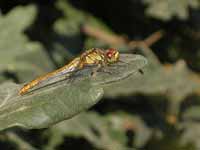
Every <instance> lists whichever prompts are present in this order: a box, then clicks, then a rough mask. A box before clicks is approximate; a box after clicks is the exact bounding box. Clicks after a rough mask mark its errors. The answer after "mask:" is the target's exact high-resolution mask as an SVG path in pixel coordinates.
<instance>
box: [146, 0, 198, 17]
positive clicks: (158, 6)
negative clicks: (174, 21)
mask: <svg viewBox="0 0 200 150" xmlns="http://www.w3.org/2000/svg"><path fill="white" fill-rule="evenodd" d="M143 1H144V3H147V4H149V5H148V8H147V9H146V14H147V15H150V16H152V17H155V18H158V19H161V20H165V21H167V20H170V19H171V18H172V17H174V16H177V17H178V18H180V19H183V20H184V19H187V18H188V16H189V8H190V7H191V8H198V7H199V6H200V3H199V1H198V0H181V1H180V0H143Z"/></svg>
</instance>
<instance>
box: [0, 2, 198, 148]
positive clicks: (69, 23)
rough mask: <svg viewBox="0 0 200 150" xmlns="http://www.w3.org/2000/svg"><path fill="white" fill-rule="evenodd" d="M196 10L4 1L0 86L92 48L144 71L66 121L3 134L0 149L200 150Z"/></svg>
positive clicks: (189, 6) (193, 5)
mask: <svg viewBox="0 0 200 150" xmlns="http://www.w3.org/2000/svg"><path fill="white" fill-rule="evenodd" d="M199 8H200V1H199V0H181V1H180V0H165V1H163V0H126V1H123V0H118V1H116V0H109V1H105V0H101V1H93V0H71V1H70V0H68V1H67V0H55V1H53V0H50V1H25V0H18V1H17V0H14V1H6V0H1V1H0V10H1V14H0V57H1V58H0V74H1V76H0V82H1V83H3V82H5V81H13V82H16V83H23V82H26V81H29V80H31V79H33V78H34V77H36V76H38V75H41V74H43V73H45V72H48V71H50V70H53V69H56V68H58V67H60V66H62V65H63V64H66V62H68V61H69V60H71V59H72V58H73V57H74V56H77V55H78V54H79V53H80V52H81V51H82V50H85V49H87V48H91V47H99V48H107V47H117V48H118V49H119V50H120V51H121V52H122V53H140V54H142V55H144V56H145V57H146V58H147V59H148V62H149V64H148V66H147V67H146V68H145V69H144V70H143V71H144V75H142V76H141V75H140V76H137V77H136V76H134V77H129V78H128V79H125V80H123V81H121V82H119V83H115V84H114V85H111V87H105V93H104V97H103V99H102V100H101V101H100V102H99V103H98V104H97V105H95V106H94V107H92V108H91V109H90V110H88V111H87V112H85V113H82V114H80V115H78V116H76V117H74V118H73V119H71V120H68V121H64V122H61V123H59V124H57V125H55V126H52V127H50V128H47V129H40V130H24V129H21V128H13V129H8V130H6V131H2V132H1V135H0V147H1V148H2V149H5V150H7V149H29V150H31V149H42V150H43V149H44V150H53V149H58V150H62V149H74V150H76V149H80V148H81V149H87V150H90V149H105V150H117V149H119V150H122V149H144V150H148V149H149V150H150V149H154V150H161V149H162V150H171V149H176V150H179V149H180V150H197V149H199V148H200V145H199V142H200V138H199V137H200V132H199V131H200V123H199V119H200V118H199V116H200V98H199V92H200V91H199V88H200V76H199V71H200V44H199V43H200V11H199ZM102 35H103V36H102ZM150 35H152V36H150ZM147 37H149V38H147ZM159 37H162V38H161V39H159ZM130 41H132V42H130ZM149 41H150V42H149ZM152 41H153V42H152ZM113 87H114V88H113ZM106 89H107V90H106ZM111 89H112V90H111Z"/></svg>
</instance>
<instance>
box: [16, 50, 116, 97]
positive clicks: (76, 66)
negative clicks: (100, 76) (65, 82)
mask: <svg viewBox="0 0 200 150" xmlns="http://www.w3.org/2000/svg"><path fill="white" fill-rule="evenodd" d="M118 60H119V51H117V50H116V49H114V48H109V49H106V50H103V49H100V48H92V49H89V50H86V51H85V52H83V53H82V54H81V55H80V56H78V57H76V58H74V59H73V60H72V61H71V62H69V63H68V64H66V65H64V66H63V67H61V68H59V69H57V70H55V71H52V72H50V73H47V74H45V75H42V76H40V77H38V78H36V79H34V80H32V81H30V82H29V83H27V84H25V85H24V86H23V87H22V88H21V89H20V90H19V95H24V94H26V93H27V92H29V91H30V90H31V89H32V88H34V87H36V86H38V85H40V83H42V82H45V81H47V80H50V79H52V78H54V77H58V76H62V75H66V74H70V75H69V76H71V75H72V74H73V72H76V71H77V70H80V69H83V68H84V67H86V66H90V65H97V66H98V68H101V67H104V66H107V65H110V64H112V63H115V62H117V61H118Z"/></svg>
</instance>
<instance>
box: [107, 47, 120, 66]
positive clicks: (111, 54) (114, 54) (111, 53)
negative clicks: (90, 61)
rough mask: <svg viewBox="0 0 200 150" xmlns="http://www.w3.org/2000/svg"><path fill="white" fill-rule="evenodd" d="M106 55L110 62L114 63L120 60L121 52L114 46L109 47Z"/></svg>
mask: <svg viewBox="0 0 200 150" xmlns="http://www.w3.org/2000/svg"><path fill="white" fill-rule="evenodd" d="M106 56H107V60H108V62H109V63H114V62H117V61H118V60H119V52H118V51H117V50H116V49H114V48H109V49H107V50H106Z"/></svg>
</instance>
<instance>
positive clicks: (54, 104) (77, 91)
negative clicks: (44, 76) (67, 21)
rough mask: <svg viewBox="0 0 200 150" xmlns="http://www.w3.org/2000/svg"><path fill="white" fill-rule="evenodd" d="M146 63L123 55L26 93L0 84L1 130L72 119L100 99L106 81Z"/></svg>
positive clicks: (32, 126) (135, 56) (59, 77)
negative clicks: (96, 68)
mask: <svg viewBox="0 0 200 150" xmlns="http://www.w3.org/2000/svg"><path fill="white" fill-rule="evenodd" d="M122 61H123V62H122ZM146 63H147V60H146V59H145V58H144V57H143V56H140V55H131V54H130V55H128V54H127V55H126V54H124V55H121V57H120V61H119V62H118V63H116V64H112V65H109V66H107V67H104V68H102V70H99V71H98V72H96V73H95V74H94V75H93V76H91V73H92V72H93V71H94V69H95V68H94V67H86V68H85V69H82V70H80V71H78V72H76V73H74V74H73V75H72V76H71V77H70V78H68V79H67V80H63V79H64V78H66V77H65V76H58V77H56V78H55V79H52V82H55V83H54V84H53V83H52V82H51V84H50V82H49V83H48V85H42V87H41V85H40V86H38V87H36V88H33V90H31V91H30V92H29V93H27V94H25V95H23V96H20V95H19V94H18V92H19V88H20V87H21V86H20V85H16V84H14V83H4V84H2V85H1V87H0V130H2V129H5V128H8V127H12V126H21V127H24V128H28V129H32V128H46V127H49V126H50V125H52V124H55V123H57V122H60V121H62V120H65V119H69V118H71V117H72V116H74V115H76V114H78V113H79V112H81V111H83V110H86V109H87V108H89V107H91V106H92V105H94V104H95V103H96V102H98V101H99V99H100V98H101V97H102V94H103V89H102V87H103V85H104V84H110V83H113V82H117V81H119V80H121V79H124V78H126V77H127V76H129V75H130V74H133V73H134V72H137V71H138V69H140V68H141V67H143V66H144V65H145V64H146ZM106 71H109V72H106Z"/></svg>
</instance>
